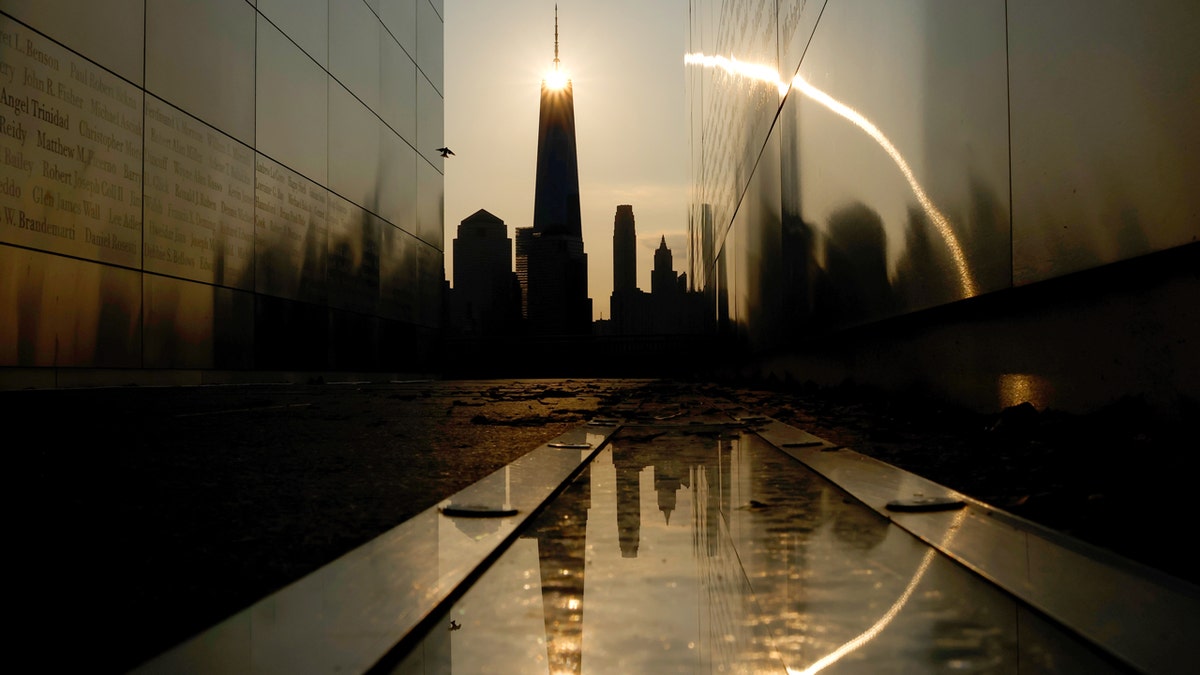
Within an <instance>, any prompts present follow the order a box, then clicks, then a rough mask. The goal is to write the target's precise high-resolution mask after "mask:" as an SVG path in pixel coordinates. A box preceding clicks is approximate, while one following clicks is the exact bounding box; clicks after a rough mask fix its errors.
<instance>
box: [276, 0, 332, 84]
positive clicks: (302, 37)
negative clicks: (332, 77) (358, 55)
mask: <svg viewBox="0 0 1200 675" xmlns="http://www.w3.org/2000/svg"><path fill="white" fill-rule="evenodd" d="M258 11H259V12H260V13H261V14H262V15H263V16H265V17H267V19H269V20H270V21H271V23H273V24H275V25H276V26H277V27H278V28H279V30H281V31H282V32H283V33H284V35H287V36H288V37H289V38H291V39H292V41H293V42H295V43H296V44H297V45H299V46H300V49H303V50H304V52H305V53H306V54H308V56H309V58H311V59H312V60H313V61H316V62H317V63H319V64H320V65H321V66H322V67H324V68H328V67H329V0H259V3H258Z"/></svg>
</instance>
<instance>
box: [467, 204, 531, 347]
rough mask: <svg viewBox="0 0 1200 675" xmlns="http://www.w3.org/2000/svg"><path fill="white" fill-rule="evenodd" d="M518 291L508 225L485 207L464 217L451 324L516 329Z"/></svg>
mask: <svg viewBox="0 0 1200 675" xmlns="http://www.w3.org/2000/svg"><path fill="white" fill-rule="evenodd" d="M520 293H521V288H520V286H519V285H518V283H517V276H516V274H514V273H513V271H512V239H510V238H509V237H508V226H506V225H505V224H504V221H503V220H500V219H499V218H497V217H496V216H494V215H492V214H491V213H488V212H487V211H485V210H483V209H480V210H478V211H476V212H475V213H473V214H471V215H470V216H468V217H467V218H465V219H463V221H462V222H461V223H460V224H459V226H458V237H457V238H455V240H454V288H453V290H452V292H451V303H450V307H451V323H452V326H451V328H454V329H456V330H459V331H462V332H465V333H473V334H496V333H508V332H512V331H513V330H515V329H516V327H517V324H518V323H519V319H520V302H521V297H520Z"/></svg>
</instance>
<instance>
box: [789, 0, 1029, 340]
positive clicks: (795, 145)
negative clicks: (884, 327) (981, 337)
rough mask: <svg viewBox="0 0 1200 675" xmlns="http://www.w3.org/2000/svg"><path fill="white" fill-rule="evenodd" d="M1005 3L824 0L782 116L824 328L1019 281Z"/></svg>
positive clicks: (796, 278) (799, 241) (796, 265)
mask: <svg viewBox="0 0 1200 675" xmlns="http://www.w3.org/2000/svg"><path fill="white" fill-rule="evenodd" d="M1003 10H1004V7H1003V4H1002V3H1001V2H990V3H946V2H939V1H937V0H934V1H925V0H915V1H911V2H903V3H887V4H886V5H878V4H874V3H860V2H832V3H829V4H828V5H827V6H826V7H825V11H824V13H823V14H822V18H821V23H820V26H819V28H818V30H817V32H816V34H815V35H814V36H813V39H812V42H811V44H810V45H809V47H808V51H807V53H806V55H805V59H804V62H803V63H802V64H801V67H800V70H799V71H798V73H797V78H796V79H795V80H794V81H793V82H792V85H793V86H792V90H791V92H790V93H789V95H788V101H787V105H786V106H785V107H784V110H783V113H782V114H781V115H780V119H779V124H780V126H781V127H782V132H783V136H782V138H783V145H784V151H783V155H782V161H783V167H784V168H783V174H784V176H785V182H784V188H783V194H784V197H783V199H784V220H785V222H786V223H787V228H786V230H787V232H788V236H789V239H790V240H789V241H788V243H787V244H786V247H787V248H788V250H789V255H791V256H793V257H792V258H791V259H789V261H788V263H787V264H788V265H789V267H790V268H791V270H792V272H790V273H789V275H788V277H789V278H790V279H792V280H793V283H811V284H815V285H816V288H814V289H811V291H809V290H808V289H797V290H799V292H800V293H803V294H804V295H805V296H806V297H810V298H811V301H812V303H813V306H811V307H808V308H806V309H808V310H809V311H810V312H811V316H812V319H813V320H814V321H815V323H817V324H818V325H820V326H822V327H823V328H826V329H828V328H839V327H844V326H847V325H851V324H856V323H863V322H866V321H872V320H877V319H880V318H883V317H885V316H890V315H894V314H897V313H902V312H906V311H911V310H913V309H919V308H922V307H928V306H931V305H934V304H939V303H944V302H949V301H953V300H957V299H961V298H965V297H971V296H974V295H978V294H979V293H982V292H986V291H989V290H996V289H1000V288H1004V287H1006V286H1008V284H1009V260H1008V252H1009V234H1008V210H1007V207H1006V205H1007V202H1008V185H1007V177H1008V157H1007V140H1008V134H1007V119H1006V117H1007V115H1006V95H1005V76H1006V69H1005V68H1006V67H1005V43H1004V23H1003V18H1004V15H1003ZM860 45H870V46H871V47H870V48H869V49H861V48H857V46H860Z"/></svg>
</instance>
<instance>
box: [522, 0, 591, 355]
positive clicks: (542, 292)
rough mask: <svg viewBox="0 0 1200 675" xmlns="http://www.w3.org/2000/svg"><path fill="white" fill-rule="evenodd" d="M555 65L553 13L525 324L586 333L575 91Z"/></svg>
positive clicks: (546, 330) (587, 309)
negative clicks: (550, 69) (550, 66)
mask: <svg viewBox="0 0 1200 675" xmlns="http://www.w3.org/2000/svg"><path fill="white" fill-rule="evenodd" d="M558 67H559V61H558V19H557V16H556V17H555V26H554V72H553V73H551V74H550V75H548V76H547V79H546V80H543V81H542V91H541V106H540V113H539V118H538V151H537V183H536V186H535V190H536V192H535V194H534V202H533V232H532V238H531V239H530V241H529V245H528V248H527V256H526V260H527V265H528V271H527V274H528V279H527V282H526V283H527V286H526V288H527V296H526V301H527V308H528V319H529V328H530V330H531V331H532V332H533V333H535V334H542V335H548V334H583V333H588V332H590V330H591V321H592V302H591V300H590V299H589V298H588V297H587V255H586V254H585V253H584V251H583V231H582V226H581V220H580V212H579V163H578V156H577V152H576V146H575V101H574V91H573V84H572V82H571V80H570V79H569V78H567V77H566V74H565V73H563V72H561V71H559V70H558Z"/></svg>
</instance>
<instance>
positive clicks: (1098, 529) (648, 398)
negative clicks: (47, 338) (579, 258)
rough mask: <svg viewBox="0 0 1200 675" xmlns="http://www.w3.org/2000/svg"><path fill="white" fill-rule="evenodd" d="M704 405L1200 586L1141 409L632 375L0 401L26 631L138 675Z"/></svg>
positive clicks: (98, 667) (1185, 465)
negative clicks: (262, 604)
mask: <svg viewBox="0 0 1200 675" xmlns="http://www.w3.org/2000/svg"><path fill="white" fill-rule="evenodd" d="M700 399H709V400H712V399H716V400H725V401H729V402H731V403H734V404H740V405H741V406H744V407H745V408H746V409H748V410H753V411H756V412H759V413H761V414H767V415H770V416H773V417H775V418H777V419H779V420H781V421H784V422H787V423H789V424H792V425H794V426H797V427H800V428H803V429H806V430H808V431H811V432H812V433H814V434H816V435H818V436H821V437H823V438H825V439H827V440H830V441H833V442H835V443H839V444H842V445H845V446H847V447H850V448H852V449H854V450H857V451H859V452H862V453H865V454H869V455H873V456H876V457H879V458H880V459H883V460H885V461H888V462H891V463H893V464H896V465H898V466H901V467H903V468H906V469H909V470H911V471H914V472H915V473H919V474H921V475H924V476H927V477H929V478H931V479H933V480H935V481H938V482H941V483H943V484H945V485H947V486H949V487H952V488H955V489H958V490H960V491H962V492H965V493H966V494H970V495H972V496H974V497H977V498H979V499H981V500H984V501H987V502H989V503H992V504H994V505H996V506H999V507H1002V508H1005V509H1007V510H1009V511H1011V512H1013V513H1016V514H1017V515H1022V516H1025V517H1027V518H1030V519H1031V520H1034V521H1037V522H1041V523H1043V524H1046V525H1048V526H1050V527H1053V528H1056V529H1059V530H1063V531H1066V532H1069V533H1071V534H1074V535H1075V536H1078V537H1080V538H1083V539H1085V540H1089V541H1092V542H1093V543H1097V544H1099V545H1101V546H1105V547H1107V548H1111V549H1113V550H1116V551H1118V552H1120V553H1123V554H1124V555H1127V556H1130V557H1133V558H1136V559H1139V560H1141V561H1143V562H1146V563H1148V564H1151V565H1153V566H1156V567H1158V568H1160V569H1163V570H1166V571H1168V572H1170V573H1172V574H1174V575H1177V576H1181V577H1185V578H1190V579H1192V580H1193V581H1195V580H1196V579H1197V578H1198V577H1200V575H1197V573H1196V571H1195V570H1194V569H1192V566H1191V565H1189V564H1188V563H1187V560H1188V558H1187V557H1186V556H1184V555H1183V554H1182V551H1183V549H1184V547H1185V545H1186V539H1187V534H1188V533H1189V532H1190V528H1187V529H1184V528H1183V527H1180V525H1178V524H1173V523H1179V522H1180V521H1179V520H1178V518H1179V515H1180V513H1182V512H1184V511H1183V510H1184V508H1185V504H1184V499H1186V497H1187V496H1188V493H1187V489H1188V486H1189V485H1190V484H1191V482H1192V480H1193V479H1192V476H1193V475H1194V470H1193V467H1194V462H1193V459H1192V456H1191V452H1193V451H1192V450H1191V449H1190V448H1191V447H1192V446H1194V444H1191V445H1182V444H1181V443H1182V437H1183V435H1182V433H1181V431H1180V430H1178V429H1170V428H1164V427H1163V426H1162V425H1155V424H1153V423H1152V422H1150V421H1149V420H1148V419H1147V418H1146V416H1145V415H1144V414H1142V412H1141V409H1140V408H1139V407H1138V406H1137V405H1136V403H1127V404H1124V405H1123V406H1120V407H1118V408H1114V409H1112V410H1109V411H1105V412H1104V413H1103V414H1101V415H1097V416H1093V417H1089V418H1078V417H1068V416H1063V415H1056V414H1054V413H1051V412H1041V413H1039V412H1037V411H1035V410H1032V409H1031V408H1022V409H1013V410H1009V411H1006V412H1005V413H1003V414H1002V415H992V416H983V415H973V414H969V413H964V412H961V411H953V410H946V409H942V408H938V407H936V406H930V405H926V404H922V403H920V402H916V401H912V400H894V399H888V398H883V397H877V396H873V395H871V394H870V393H869V392H864V391H861V390H854V389H839V390H821V391H818V390H815V389H803V388H791V389H778V388H777V389H773V390H764V389H755V388H745V387H738V388H733V387H725V386H718V385H712V384H688V383H661V382H646V381H630V380H582V381H571V380H553V381H550V380H540V381H521V382H515V381H505V382H437V383H408V384H370V385H368V384H321V385H291V386H288V385H261V386H238V387H199V388H169V389H154V388H121V389H102V390H74V391H29V392H2V393H0V410H4V411H5V412H4V415H5V417H4V419H5V421H6V422H7V423H8V426H9V430H10V431H9V434H8V435H7V438H8V441H7V442H6V446H7V449H8V452H6V453H5V456H6V458H7V459H8V460H9V461H10V471H9V472H8V473H7V475H8V476H9V482H10V483H11V484H12V485H13V487H14V490H13V492H12V494H13V495H14V496H15V499H14V500H12V501H11V504H12V511H11V512H10V513H11V515H10V522H11V523H13V528H12V530H13V534H14V535H16V540H15V541H16V543H17V546H16V548H17V549H18V550H20V551H22V552H26V553H27V555H26V556H24V557H23V558H22V559H21V560H20V561H19V562H18V564H17V565H16V575H15V576H14V579H15V580H16V584H15V593H14V595H15V597H16V599H17V603H16V607H15V608H14V610H15V615H16V616H22V617H25V625H26V627H27V628H28V640H22V642H23V643H24V644H25V646H26V648H27V649H36V650H40V651H43V652H45V653H48V654H51V655H52V658H54V659H58V660H59V661H61V662H62V663H61V665H62V666H64V667H84V668H85V669H86V670H88V671H89V672H122V671H124V670H127V669H128V668H130V667H132V666H134V665H136V664H137V663H140V662H141V661H143V660H145V659H146V658H148V657H150V656H153V655H154V654H156V653H158V652H159V651H162V650H163V649H166V648H167V647H170V646H171V645H173V644H175V643H176V642H178V641H180V640H182V639H184V638H186V637H188V636H189V635H191V634H194V633H195V632H197V631H199V630H201V629H203V628H205V627H207V626H209V625H211V624H213V623H215V622H217V621H220V620H221V619H223V618H224V617H226V616H228V615H230V614H232V613H233V612H236V611H237V610H239V609H241V608H243V607H245V606H247V605H249V604H251V603H253V602H254V601H255V600H257V599H259V598H260V597H262V596H264V595H266V594H267V593H270V592H271V591H274V590H276V589H278V588H280V587H282V586H284V585H286V584H287V583H289V582H291V581H293V580H295V579H297V578H299V577H301V576H303V575H304V574H306V573H307V572H309V571H312V570H313V569H316V568H317V567H319V566H321V565H323V564H325V563H327V562H330V561H331V560H333V559H334V558H336V557H337V556H339V555H341V554H342V553H344V552H346V551H348V550H350V549H351V548H353V547H355V546H358V545H360V544H362V543H364V542H366V541H368V540H369V539H371V538H373V537H375V536H377V535H378V534H380V533H382V532H384V531H386V530H388V529H390V528H391V527H394V526H395V525H396V524H398V523H400V522H402V521H404V520H405V519H407V518H408V517H410V516H412V515H414V514H416V513H419V512H420V511H422V510H424V509H426V508H429V507H430V506H433V505H435V504H436V503H437V502H438V501H439V500H441V499H443V498H445V497H447V496H449V495H451V494H453V493H454V492H456V491H458V490H459V489H461V488H463V487H465V486H467V485H469V484H471V483H473V482H475V481H476V480H479V479H481V478H483V477H484V476H486V475H488V474H489V473H491V472H492V471H494V470H496V469H497V468H499V467H501V466H503V465H504V464H507V463H508V462H511V461H512V460H513V459H515V458H517V457H519V456H520V455H522V454H524V453H525V452H527V451H529V450H530V449H532V448H534V447H536V446H537V445H539V444H540V443H543V442H545V441H546V440H548V439H551V438H553V437H555V436H557V435H559V434H561V433H562V432H564V431H565V430H567V429H569V428H571V427H573V426H576V425H578V424H580V423H581V422H583V421H584V420H586V419H589V418H591V417H593V416H597V415H603V414H606V413H608V412H611V410H612V408H613V407H614V406H617V405H620V404H628V403H631V402H633V403H637V402H643V403H651V404H657V405H660V406H662V405H665V406H669V405H673V404H676V403H678V402H680V401H683V402H685V403H686V401H689V400H700ZM1164 535H1165V536H1164ZM1181 535H1182V536H1181Z"/></svg>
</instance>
